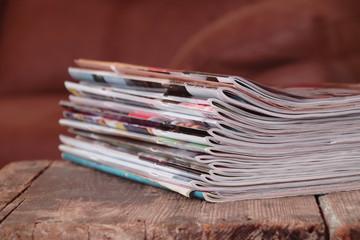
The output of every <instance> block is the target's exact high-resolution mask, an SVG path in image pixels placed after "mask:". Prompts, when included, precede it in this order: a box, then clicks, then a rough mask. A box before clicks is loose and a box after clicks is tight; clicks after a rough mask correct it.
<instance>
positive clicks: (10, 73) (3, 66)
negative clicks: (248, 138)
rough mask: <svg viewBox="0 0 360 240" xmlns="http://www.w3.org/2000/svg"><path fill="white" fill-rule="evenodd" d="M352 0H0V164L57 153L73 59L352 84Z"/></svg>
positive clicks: (357, 62)
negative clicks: (60, 120) (62, 105)
mask: <svg viewBox="0 0 360 240" xmlns="http://www.w3.org/2000/svg"><path fill="white" fill-rule="evenodd" d="M359 26H360V2H359V1H353V0H351V1H350V0H345V1H335V0H327V1H325V0H319V1H313V0H304V1H298V0H274V1H265V0H252V1H251V0H238V1H235V0H229V1H222V2H221V3H220V2H219V1H215V0H208V1H200V0H192V1H190V0H183V1H166V0H153V1H144V0H132V1H130V0H128V1H127V0H106V1H101V0H88V1H80V0H71V1H70V0H62V1H45V0H32V1H25V0H16V1H10V0H2V1H1V2H0V111H1V117H0V130H1V134H0V168H1V167H2V166H4V165H5V164H6V163H8V162H11V161H18V160H36V159H60V158H61V157H60V152H59V151H58V149H57V145H58V144H59V141H58V135H59V134H60V133H65V129H63V128H61V127H60V126H59V125H58V119H59V118H60V117H61V111H62V110H61V108H60V107H59V106H58V102H59V100H60V99H66V98H67V92H66V91H65V88H64V86H63V82H64V81H65V80H68V79H69V78H70V77H69V75H68V73H67V68H68V67H69V66H73V65H74V64H73V60H74V59H76V58H89V59H96V60H106V61H119V62H127V63H133V64H139V65H149V66H154V67H171V68H178V69H188V70H198V71H206V72H213V73H222V74H228V75H230V74H234V75H240V76H243V77H247V78H250V79H252V80H255V81H258V82H261V83H264V84H268V85H272V86H275V87H286V86H296V85H300V84H301V85H303V84H310V85H311V84H316V83H321V82H334V83H347V82H351V83H359V82H360V31H359Z"/></svg>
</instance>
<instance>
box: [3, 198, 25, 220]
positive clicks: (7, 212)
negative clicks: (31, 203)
mask: <svg viewBox="0 0 360 240" xmlns="http://www.w3.org/2000/svg"><path fill="white" fill-rule="evenodd" d="M25 198H26V197H22V196H20V197H18V198H16V199H15V200H14V201H12V202H11V203H10V204H8V205H7V206H6V207H5V208H3V210H2V211H1V212H0V225H1V224H2V222H4V221H5V219H6V218H7V217H8V216H10V214H11V213H12V212H13V211H15V209H17V208H18V207H19V206H20V205H21V204H22V203H23V202H24V200H25Z"/></svg>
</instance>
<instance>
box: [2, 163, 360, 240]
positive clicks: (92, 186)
mask: <svg viewBox="0 0 360 240" xmlns="http://www.w3.org/2000/svg"><path fill="white" fill-rule="evenodd" d="M28 163H29V164H30V163H31V162H28ZM17 164H21V165H22V166H21V168H20V169H22V168H24V167H25V168H26V166H25V165H26V163H14V165H17ZM33 164H34V165H42V166H43V168H39V169H38V173H37V174H35V175H34V176H37V177H33V178H32V179H33V181H32V182H31V184H29V183H28V184H22V185H23V186H27V187H25V188H24V187H20V188H17V187H16V186H17V185H19V181H20V180H19V179H17V178H14V177H13V178H12V179H13V180H14V184H13V183H12V182H11V181H10V182H9V181H8V183H7V186H6V188H4V187H0V196H2V193H3V192H4V191H5V192H6V191H10V190H8V189H12V188H14V189H16V191H17V192H18V193H17V194H13V195H12V196H16V197H15V198H14V199H11V200H10V201H9V200H6V201H7V203H6V207H5V208H3V210H2V211H1V212H0V216H1V214H3V212H4V211H6V212H7V213H6V214H3V218H2V219H1V218H0V239H8V238H16V239H84V238H86V239H87V238H94V239H228V238H231V239H326V238H327V236H326V234H327V231H326V227H325V224H324V221H323V218H322V213H321V211H320V209H319V206H318V204H317V201H316V198H315V197H313V196H306V197H290V198H279V199H267V200H252V201H240V202H232V203H224V204H213V203H207V202H205V201H202V200H199V199H189V198H186V197H183V196H181V195H179V194H177V193H173V192H169V191H166V190H163V189H158V188H155V187H151V186H146V185H143V184H139V183H136V182H131V181H128V180H125V179H121V178H118V177H115V176H111V175H108V174H105V173H102V172H99V171H96V170H93V169H89V168H85V167H82V166H78V165H75V164H71V163H68V162H64V161H55V162H54V163H52V164H51V165H50V167H48V168H47V167H46V164H45V165H44V162H40V163H39V162H33ZM48 164H49V163H48ZM14 165H13V166H12V167H11V168H10V170H11V169H15V168H16V167H15V166H14ZM29 169H32V168H31V166H30V165H29ZM10 170H9V167H6V168H4V169H3V170H1V172H0V174H1V175H3V176H12V175H13V174H15V175H19V174H18V173H16V171H14V170H11V171H10ZM4 171H5V173H4ZM7 171H10V172H11V173H10V174H8V173H7ZM29 172H31V171H30V170H29ZM1 175H0V179H5V178H4V177H3V178H1ZM30 175H31V174H30ZM24 179H25V180H24V182H28V181H29V180H28V179H31V178H24ZM16 191H15V190H11V192H16ZM357 194H359V193H357ZM335 196H337V195H334V196H333V198H334V197H335ZM333 198H331V199H333ZM338 198H339V199H341V196H340V195H339V196H338ZM7 199H10V198H9V197H8V198H7ZM1 200H2V198H1ZM327 201H329V202H331V201H335V202H336V201H338V200H337V199H334V200H327ZM350 202H351V204H353V203H355V204H357V208H356V209H358V207H359V206H358V205H359V196H358V195H356V194H355V195H354V197H353V198H352V200H351V201H350ZM9 209H11V211H9ZM341 211H342V210H340V209H339V210H336V211H335V212H337V213H339V214H342V213H343V212H341ZM356 216H357V217H358V216H359V213H358V214H357V215H356ZM345 218H346V216H344V219H345ZM343 222H344V224H347V223H346V221H345V220H343ZM332 232H333V231H332Z"/></svg>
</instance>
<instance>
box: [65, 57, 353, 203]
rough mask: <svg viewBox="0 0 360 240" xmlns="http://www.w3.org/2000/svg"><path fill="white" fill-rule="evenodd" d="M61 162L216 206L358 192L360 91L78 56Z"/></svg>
mask: <svg viewBox="0 0 360 240" xmlns="http://www.w3.org/2000/svg"><path fill="white" fill-rule="evenodd" d="M75 63H76V64H77V66H78V67H70V68H69V73H70V75H71V77H72V78H74V79H75V80H76V81H72V82H69V81H67V82H65V86H66V88H67V89H68V90H69V92H70V93H71V95H70V96H69V100H68V101H61V102H60V105H61V106H63V108H64V113H63V115H64V118H63V119H61V120H60V124H61V125H63V126H66V127H68V128H69V132H70V133H71V135H72V137H70V136H60V139H61V142H62V144H61V145H60V146H59V148H60V150H61V151H62V156H63V158H64V159H67V160H70V161H73V162H76V163H78V164H82V165H85V166H88V167H93V168H96V169H99V170H102V171H105V172H109V173H112V174H115V175H118V176H121V177H124V178H128V179H132V180H135V181H139V182H142V183H146V184H150V185H154V186H158V187H162V188H166V189H170V190H173V191H175V192H178V193H180V194H182V195H185V196H194V197H199V198H203V199H205V200H207V201H210V202H223V201H234V200H244V199H260V198H274V197H285V196H295V195H306V194H324V193H329V192H334V191H347V190H355V189H360V159H359V158H360V157H359V156H360V86H359V85H342V86H336V87H334V86H332V87H329V86H317V87H306V88H293V89H286V90H277V89H273V88H270V87H267V86H263V85H260V84H258V83H255V82H252V81H249V80H246V79H244V78H241V77H237V76H220V75H215V74H208V73H198V72H184V71H178V70H169V69H160V68H151V67H144V66H135V65H130V64H123V63H116V62H102V61H94V60H85V59H79V60H76V61H75Z"/></svg>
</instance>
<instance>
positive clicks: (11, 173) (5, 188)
mask: <svg viewBox="0 0 360 240" xmlns="http://www.w3.org/2000/svg"><path fill="white" fill-rule="evenodd" d="M50 164H51V161H47V160H44V161H35V162H29V161H22V162H13V163H11V164H8V165H6V166H5V167H4V168H2V169H0V211H1V210H2V209H4V208H5V207H6V206H7V205H8V204H9V203H11V202H12V201H13V200H14V199H15V198H16V197H17V196H18V195H19V194H21V192H23V191H24V190H25V189H26V188H27V187H29V186H30V184H31V182H32V181H33V180H34V179H35V178H36V177H37V176H39V174H41V172H42V171H44V170H45V169H46V168H47V167H49V165H50Z"/></svg>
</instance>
